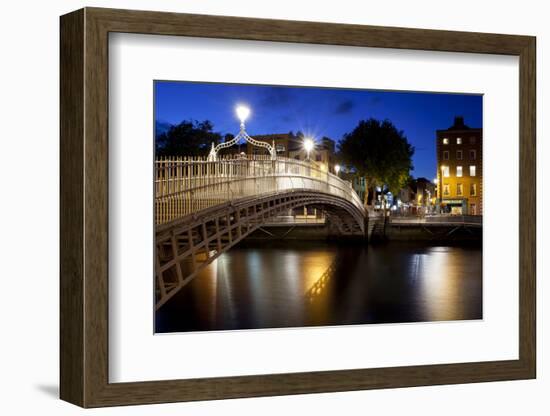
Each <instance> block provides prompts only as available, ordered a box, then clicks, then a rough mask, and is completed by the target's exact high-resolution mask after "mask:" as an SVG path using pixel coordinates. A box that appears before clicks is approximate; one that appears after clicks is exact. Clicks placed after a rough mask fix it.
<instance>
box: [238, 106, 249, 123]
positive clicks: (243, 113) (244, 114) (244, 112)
mask: <svg viewBox="0 0 550 416" xmlns="http://www.w3.org/2000/svg"><path fill="white" fill-rule="evenodd" d="M235 111H236V112H237V117H239V120H241V123H244V122H245V120H246V119H247V118H248V116H249V115H250V108H248V107H245V106H244V105H239V106H238V107H237V109H236V110H235Z"/></svg>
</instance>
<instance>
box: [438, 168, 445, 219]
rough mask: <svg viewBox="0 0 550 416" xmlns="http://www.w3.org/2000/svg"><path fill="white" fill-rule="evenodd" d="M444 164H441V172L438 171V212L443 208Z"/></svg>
mask: <svg viewBox="0 0 550 416" xmlns="http://www.w3.org/2000/svg"><path fill="white" fill-rule="evenodd" d="M445 167H446V166H445V165H443V166H441V172H440V175H439V176H440V177H441V180H440V187H439V213H440V214H441V213H442V210H443V176H444V173H445Z"/></svg>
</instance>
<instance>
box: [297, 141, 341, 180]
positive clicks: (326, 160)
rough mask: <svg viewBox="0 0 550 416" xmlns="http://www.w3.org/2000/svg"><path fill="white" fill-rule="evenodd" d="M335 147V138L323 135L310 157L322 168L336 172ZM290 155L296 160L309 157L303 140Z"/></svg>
mask: <svg viewBox="0 0 550 416" xmlns="http://www.w3.org/2000/svg"><path fill="white" fill-rule="evenodd" d="M335 147H336V146H335V142H334V140H332V139H329V138H328V137H323V138H322V139H321V140H320V141H318V142H316V143H315V147H314V148H313V150H312V151H311V153H310V155H309V158H310V159H311V160H312V161H314V162H316V163H317V164H318V165H319V166H321V169H323V170H328V171H329V172H332V173H334V166H335V154H334V153H335ZM289 157H290V158H291V159H296V160H306V159H307V152H306V151H305V149H304V146H303V145H302V143H301V142H300V146H298V147H295V148H293V149H291V150H290V152H289Z"/></svg>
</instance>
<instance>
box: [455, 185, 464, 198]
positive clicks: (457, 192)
mask: <svg viewBox="0 0 550 416" xmlns="http://www.w3.org/2000/svg"><path fill="white" fill-rule="evenodd" d="M462 191H463V188H462V184H461V183H457V184H456V196H462Z"/></svg>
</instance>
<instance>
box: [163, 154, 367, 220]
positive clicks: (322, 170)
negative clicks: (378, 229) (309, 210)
mask: <svg viewBox="0 0 550 416" xmlns="http://www.w3.org/2000/svg"><path fill="white" fill-rule="evenodd" d="M289 190H312V191H318V192H324V193H328V194H331V195H335V196H339V197H341V198H344V199H346V200H347V201H349V202H350V203H352V204H353V205H355V206H356V207H357V209H358V210H360V211H361V212H364V208H363V204H362V202H361V200H360V198H359V197H358V195H357V194H356V192H355V191H354V190H353V188H352V186H351V183H350V182H348V181H345V180H343V179H341V178H339V177H338V176H336V175H334V174H332V173H330V172H328V170H327V168H326V167H325V165H322V164H317V163H315V162H312V161H311V162H310V161H300V160H295V159H288V158H282V157H279V158H277V159H276V160H271V158H270V156H264V155H252V156H247V157H224V158H219V159H218V160H216V161H208V160H207V158H206V157H161V158H158V159H157V160H156V161H155V221H156V223H157V224H164V223H166V222H170V221H173V220H175V219H178V218H182V217H184V216H186V215H189V214H192V213H194V212H198V211H200V210H202V209H205V208H209V207H212V206H215V205H219V204H221V203H224V202H227V201H231V200H235V199H240V198H246V197H256V196H258V195H263V194H270V193H277V192H284V191H289Z"/></svg>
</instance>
